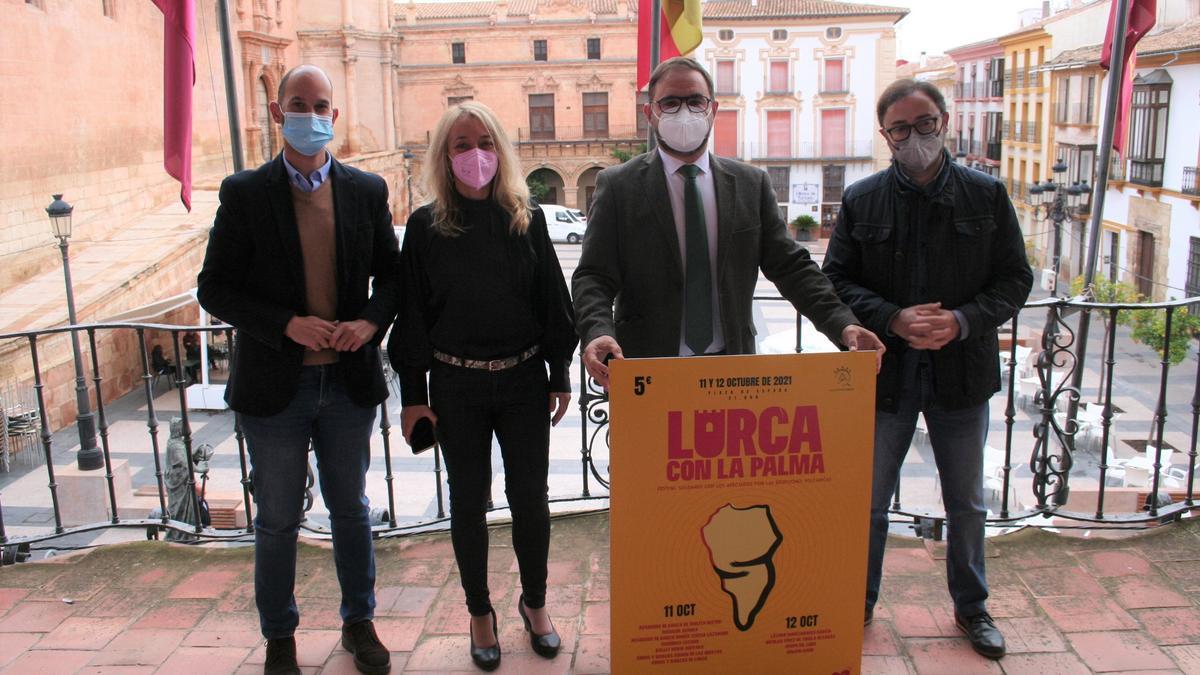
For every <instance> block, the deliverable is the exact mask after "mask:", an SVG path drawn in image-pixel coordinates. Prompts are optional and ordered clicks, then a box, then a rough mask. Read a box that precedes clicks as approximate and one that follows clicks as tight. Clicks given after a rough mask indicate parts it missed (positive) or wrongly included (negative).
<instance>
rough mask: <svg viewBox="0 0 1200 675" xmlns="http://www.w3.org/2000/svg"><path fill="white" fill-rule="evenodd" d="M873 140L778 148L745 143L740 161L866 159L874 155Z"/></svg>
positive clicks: (808, 143) (803, 144)
mask: <svg viewBox="0 0 1200 675" xmlns="http://www.w3.org/2000/svg"><path fill="white" fill-rule="evenodd" d="M874 144H875V142H874V141H873V140H863V141H845V142H843V143H812V142H802V143H791V144H790V145H788V146H786V147H779V146H775V145H772V144H770V143H746V144H745V145H746V148H745V150H744V154H743V155H742V157H741V159H743V160H747V161H765V160H809V159H866V158H869V157H871V156H872V155H873V154H874V149H875V146H874Z"/></svg>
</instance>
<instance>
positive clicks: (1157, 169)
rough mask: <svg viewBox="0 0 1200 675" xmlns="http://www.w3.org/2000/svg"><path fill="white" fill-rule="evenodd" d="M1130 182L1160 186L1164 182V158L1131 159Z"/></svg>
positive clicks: (1146, 185) (1147, 185)
mask: <svg viewBox="0 0 1200 675" xmlns="http://www.w3.org/2000/svg"><path fill="white" fill-rule="evenodd" d="M1129 182H1130V183H1136V184H1138V185H1144V186H1145V187H1154V188H1160V187H1162V184H1163V160H1161V159H1150V160H1146V159H1131V160H1129Z"/></svg>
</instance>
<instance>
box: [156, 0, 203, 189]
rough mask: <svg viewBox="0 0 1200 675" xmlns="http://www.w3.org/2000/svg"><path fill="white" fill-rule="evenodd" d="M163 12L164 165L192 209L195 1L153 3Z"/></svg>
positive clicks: (158, 0)
mask: <svg viewBox="0 0 1200 675" xmlns="http://www.w3.org/2000/svg"><path fill="white" fill-rule="evenodd" d="M153 2H154V5H155V6H156V7H158V8H159V10H161V11H162V13H163V43H164V49H163V166H164V167H165V168H166V170H167V173H168V174H170V175H171V177H172V178H174V179H175V180H177V181H179V199H180V200H181V201H183V205H184V207H185V208H187V210H188V211H189V212H191V210H192V86H193V85H195V84H196V65H195V52H194V50H193V48H192V36H194V35H195V34H196V4H195V0H153Z"/></svg>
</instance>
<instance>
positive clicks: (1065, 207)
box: [1029, 157, 1090, 298]
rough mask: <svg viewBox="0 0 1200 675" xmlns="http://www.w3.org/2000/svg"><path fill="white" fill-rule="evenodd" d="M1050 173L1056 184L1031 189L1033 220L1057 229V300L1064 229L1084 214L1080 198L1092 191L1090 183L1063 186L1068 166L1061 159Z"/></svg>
mask: <svg viewBox="0 0 1200 675" xmlns="http://www.w3.org/2000/svg"><path fill="white" fill-rule="evenodd" d="M1050 170H1051V171H1053V172H1054V180H1050V179H1049V178H1047V179H1046V180H1045V182H1042V183H1034V185H1033V187H1031V188H1029V200H1030V204H1031V205H1032V206H1033V219H1034V220H1040V221H1050V222H1051V223H1052V224H1053V225H1054V255H1053V258H1052V260H1053V264H1052V265H1051V267H1052V269H1053V270H1054V289H1053V290H1052V291H1051V295H1052V296H1053V297H1056V298H1057V297H1059V296H1058V273H1059V266H1060V264H1061V263H1062V225H1063V222H1064V221H1066V220H1067V219H1068V218H1071V217H1072V216H1074V215H1076V214H1077V213H1080V212H1082V209H1081V208H1080V201H1081V200H1080V198H1081V197H1082V196H1083V195H1086V194H1088V193H1089V191H1090V188H1088V187H1087V183H1086V182H1084V183H1079V182H1076V183H1072V184H1071V185H1069V186H1068V185H1065V184H1064V183H1063V182H1062V176H1063V174H1065V173H1066V172H1067V165H1066V163H1065V162H1063V160H1062V158H1061V157H1060V158H1059V159H1058V161H1057V162H1055V163H1054V166H1052V167H1050Z"/></svg>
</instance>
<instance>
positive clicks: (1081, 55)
mask: <svg viewBox="0 0 1200 675" xmlns="http://www.w3.org/2000/svg"><path fill="white" fill-rule="evenodd" d="M1102 47H1103V45H1102V44H1094V45H1088V46H1086V47H1079V48H1077V49H1070V50H1067V51H1065V52H1063V53H1061V54H1059V55H1058V56H1056V57H1054V58H1053V59H1050V60H1049V61H1047V62H1046V64H1047V65H1050V66H1064V65H1087V64H1095V63H1099V62H1100V50H1101V48H1102ZM1196 49H1200V17H1196V18H1194V19H1190V20H1188V21H1186V22H1184V23H1182V24H1180V25H1178V26H1175V27H1173V28H1168V29H1166V30H1162V31H1159V32H1157V33H1152V34H1150V35H1147V36H1146V37H1144V38H1142V39H1141V40H1140V41H1138V45H1137V54H1138V56H1154V55H1156V54H1167V53H1170V52H1174V51H1189V50H1196Z"/></svg>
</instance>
